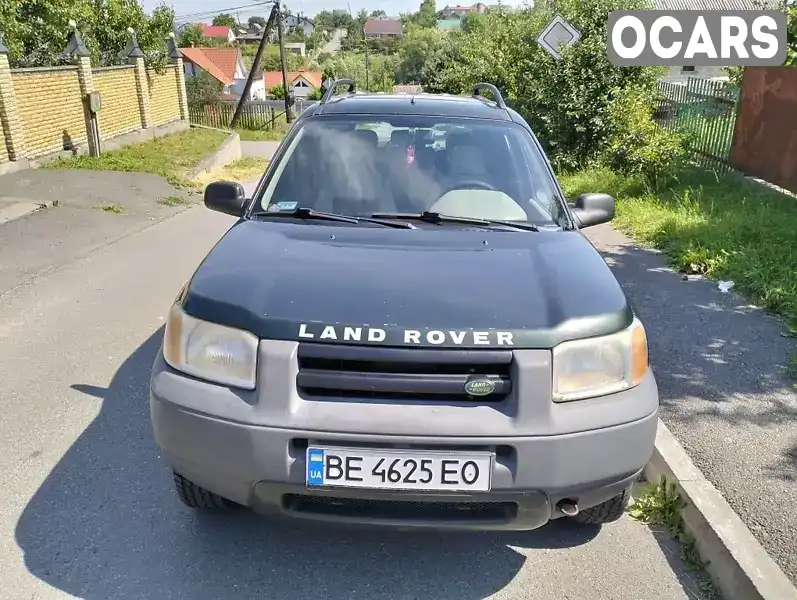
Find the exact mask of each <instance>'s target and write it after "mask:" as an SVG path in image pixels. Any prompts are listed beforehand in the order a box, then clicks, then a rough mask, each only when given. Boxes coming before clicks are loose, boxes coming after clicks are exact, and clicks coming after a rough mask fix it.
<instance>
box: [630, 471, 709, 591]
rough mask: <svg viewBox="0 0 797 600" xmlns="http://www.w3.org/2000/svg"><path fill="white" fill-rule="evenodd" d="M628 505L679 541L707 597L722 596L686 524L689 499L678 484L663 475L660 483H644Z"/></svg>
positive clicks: (641, 518) (640, 517)
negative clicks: (687, 500) (683, 496)
mask: <svg viewBox="0 0 797 600" xmlns="http://www.w3.org/2000/svg"><path fill="white" fill-rule="evenodd" d="M640 489H641V492H640V493H638V494H636V495H635V498H634V502H633V503H632V504H631V505H630V506H629V507H628V514H629V515H630V516H631V517H632V518H634V519H636V520H638V521H641V522H643V523H646V524H648V525H659V526H661V527H663V528H664V529H665V531H666V532H667V533H668V534H669V536H670V537H671V538H672V539H673V540H675V541H676V542H677V543H678V551H679V555H680V558H681V560H682V561H683V562H684V565H685V566H686V568H687V569H689V570H690V571H692V572H693V573H694V574H695V575H696V580H697V585H698V586H699V588H700V590H701V592H702V593H703V594H704V596H705V597H706V598H711V599H714V598H718V597H719V592H718V591H717V588H716V587H715V585H714V582H713V581H712V580H711V578H710V577H709V575H708V573H707V572H706V564H707V563H705V562H703V560H702V559H701V558H700V553H699V552H698V550H697V546H696V544H695V539H694V537H692V536H691V535H690V534H689V532H687V531H686V528H685V527H684V522H683V517H682V516H681V511H682V510H683V508H684V507H685V506H686V502H685V501H684V500H683V498H681V495H680V494H679V493H678V489H677V487H676V485H675V484H674V483H671V484H668V483H667V479H666V478H665V477H664V476H662V477H661V481H660V482H659V483H649V484H647V485H643V486H642V487H641V488H640Z"/></svg>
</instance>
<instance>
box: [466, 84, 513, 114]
mask: <svg viewBox="0 0 797 600" xmlns="http://www.w3.org/2000/svg"><path fill="white" fill-rule="evenodd" d="M479 90H487V91H488V92H492V94H493V96H494V97H495V103H496V104H497V105H498V108H504V109H505V108H506V102H504V97H503V96H502V95H501V92H499V91H498V88H497V87H495V86H494V85H493V84H492V83H477V84H476V85H474V86H473V97H474V98H478V97H479V96H480V94H479Z"/></svg>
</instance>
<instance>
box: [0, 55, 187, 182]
mask: <svg viewBox="0 0 797 600" xmlns="http://www.w3.org/2000/svg"><path fill="white" fill-rule="evenodd" d="M5 52H7V50H6V49H5V48H3V46H2V44H0V120H2V122H3V126H2V127H0V165H3V164H7V163H11V164H12V166H13V163H14V161H23V162H24V161H25V160H27V159H38V158H40V157H44V156H46V155H51V154H54V153H58V152H61V151H63V150H75V151H78V152H85V151H93V150H94V149H95V147H94V146H95V145H94V144H93V142H92V143H91V144H90V143H89V142H90V140H89V132H90V131H91V128H90V113H89V112H88V110H87V109H86V108H84V104H85V102H84V95H86V94H88V93H90V92H93V91H96V92H99V94H100V97H101V99H102V107H101V109H100V111H99V113H98V115H97V120H98V125H99V134H100V139H101V140H103V141H105V140H110V139H113V138H115V137H118V136H122V135H124V134H129V133H134V132H137V131H141V130H142V129H151V128H154V127H158V126H159V125H164V124H166V123H171V122H174V121H180V120H181V119H182V120H184V121H186V122H187V120H188V111H187V109H185V110H181V90H182V89H183V86H184V85H185V84H184V80H183V71H182V69H181V68H180V69H178V68H177V64H179V63H180V62H181V60H180V58H179V54H178V58H176V59H175V63H177V64H174V63H173V64H172V65H170V66H169V67H167V68H166V70H165V72H163V73H157V72H155V71H149V72H146V74H145V67H144V60H143V58H141V57H140V56H139V57H131V61H133V63H134V64H131V65H129V66H128V65H125V66H119V67H106V68H92V67H91V65H90V64H89V62H88V60H86V59H85V58H83V59H82V60H80V61H77V62H78V63H79V64H78V65H76V66H68V67H47V68H36V69H9V67H8V61H7V60H6V56H5ZM81 84H82V86H83V88H81ZM122 143H124V141H123V142H122ZM12 159H13V160H12Z"/></svg>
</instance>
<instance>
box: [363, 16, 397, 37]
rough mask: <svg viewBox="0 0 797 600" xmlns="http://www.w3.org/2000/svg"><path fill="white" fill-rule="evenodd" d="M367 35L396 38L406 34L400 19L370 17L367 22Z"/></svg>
mask: <svg viewBox="0 0 797 600" xmlns="http://www.w3.org/2000/svg"><path fill="white" fill-rule="evenodd" d="M364 31H365V37H367V38H395V37H400V36H402V35H403V34H404V26H403V25H402V23H401V21H399V20H398V19H381V18H376V19H368V20H367V21H366V22H365V27H364Z"/></svg>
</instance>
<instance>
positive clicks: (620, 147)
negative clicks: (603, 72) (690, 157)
mask: <svg viewBox="0 0 797 600" xmlns="http://www.w3.org/2000/svg"><path fill="white" fill-rule="evenodd" d="M652 106H653V103H652V97H651V93H650V91H649V90H646V89H645V88H642V87H628V88H624V89H615V90H614V91H613V94H612V100H611V101H610V102H609V105H608V125H609V135H608V140H609V141H608V144H607V147H606V149H605V150H604V151H603V152H602V156H601V158H602V161H603V162H604V163H606V165H607V166H609V167H610V168H612V169H614V170H616V171H619V172H621V173H626V174H640V175H643V176H644V177H645V178H646V179H647V180H648V181H649V182H650V183H651V184H653V185H654V186H656V185H658V184H659V182H660V181H661V179H662V176H663V174H664V173H665V172H667V171H668V170H670V171H671V170H672V168H673V167H675V166H677V165H678V164H679V163H680V162H681V161H682V160H683V158H684V156H685V150H684V139H683V137H682V135H681V134H680V133H677V132H675V131H669V130H667V129H664V128H663V127H660V126H659V125H658V124H657V123H655V122H654V121H653V115H652V112H653V111H652Z"/></svg>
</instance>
